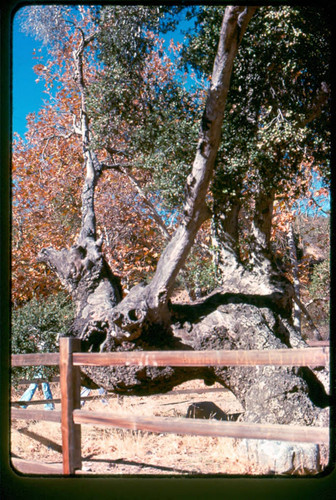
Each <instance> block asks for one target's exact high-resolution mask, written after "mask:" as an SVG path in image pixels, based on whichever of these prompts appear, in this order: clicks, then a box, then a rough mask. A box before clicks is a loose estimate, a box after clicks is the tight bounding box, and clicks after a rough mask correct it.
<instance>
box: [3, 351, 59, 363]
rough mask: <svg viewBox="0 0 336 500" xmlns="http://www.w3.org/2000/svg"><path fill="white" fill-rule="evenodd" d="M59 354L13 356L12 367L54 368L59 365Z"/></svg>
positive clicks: (45, 353) (43, 353)
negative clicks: (41, 366) (40, 366)
mask: <svg viewBox="0 0 336 500" xmlns="http://www.w3.org/2000/svg"><path fill="white" fill-rule="evenodd" d="M59 359H60V356H59V353H58V352H41V353H32V354H12V356H11V363H12V366H39V365H44V366H53V365H58V364H59Z"/></svg>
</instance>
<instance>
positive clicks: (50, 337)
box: [11, 292, 74, 385]
mask: <svg viewBox="0 0 336 500" xmlns="http://www.w3.org/2000/svg"><path fill="white" fill-rule="evenodd" d="M73 317H74V305H73V303H72V301H71V299H70V297H69V296H67V295H66V294H65V293H63V292H60V293H58V294H56V295H51V296H49V297H48V298H47V299H41V298H40V299H37V298H33V299H31V300H30V301H29V302H28V303H26V304H25V305H24V306H22V307H20V308H17V309H14V310H13V311H12V330H11V353H12V354H28V353H35V352H57V351H58V349H59V343H58V337H59V335H60V334H65V333H67V332H68V330H69V327H70V324H71V322H72V320H73ZM57 372H58V367H54V366H24V367H15V368H13V369H12V382H13V383H14V385H16V384H17V382H18V379H20V378H24V377H27V378H32V377H36V376H37V375H41V376H42V377H46V378H48V377H51V376H53V375H55V374H56V373H57Z"/></svg>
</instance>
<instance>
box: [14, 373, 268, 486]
mask: <svg viewBox="0 0 336 500" xmlns="http://www.w3.org/2000/svg"><path fill="white" fill-rule="evenodd" d="M50 385H51V390H52V394H53V398H54V399H57V398H59V397H60V390H59V384H58V383H51V384H50ZM24 390H25V386H23V385H21V386H19V390H15V389H13V393H12V401H17V400H18V399H19V398H20V396H21V395H22V393H23V392H24ZM90 396H93V399H92V400H90V401H86V402H85V406H84V408H85V410H92V411H99V412H105V411H106V412H113V413H116V412H120V413H122V414H128V415H129V414H134V415H141V416H146V417H149V416H164V417H180V418H185V417H186V414H187V410H188V407H189V406H190V405H191V404H192V403H195V402H204V401H211V402H213V403H215V404H216V405H217V406H219V407H220V408H221V409H222V410H223V411H224V412H226V413H228V414H231V413H239V412H242V411H243V409H242V407H241V405H240V403H239V402H238V401H237V399H236V398H235V397H234V395H233V394H232V393H231V392H230V391H227V390H225V389H223V387H222V386H220V385H219V384H215V385H214V386H212V387H207V386H205V385H204V383H203V382H201V381H191V382H186V383H185V384H182V385H180V386H179V387H176V388H175V389H174V390H173V391H171V392H170V393H167V394H165V395H158V396H146V397H136V396H128V397H118V396H116V395H113V394H111V395H107V396H104V397H102V396H100V395H99V394H98V391H92V392H91V395H90ZM40 399H43V395H42V391H40V390H38V391H36V393H35V395H34V398H33V401H34V400H40ZM30 408H35V409H37V408H39V409H43V405H38V406H30ZM55 409H56V410H60V404H59V403H56V404H55ZM81 429H82V431H81V432H82V436H81V440H82V447H81V450H82V451H81V452H82V470H81V471H80V472H78V473H79V474H85V475H99V476H100V475H109V476H110V475H123V476H124V475H141V476H148V475H154V476H155V475H169V476H171V475H174V476H176V475H178V476H179V475H197V476H198V475H209V474H210V475H212V474H216V475H217V474H225V475H226V474H228V475H263V474H267V473H268V471H266V470H262V469H261V468H260V467H259V466H258V464H256V463H253V462H251V461H250V460H249V457H239V456H237V452H236V451H235V448H236V446H237V441H238V440H237V439H233V438H222V437H221V438H215V437H214V438H211V437H203V436H189V435H176V434H157V433H151V432H143V431H132V430H124V429H115V428H112V427H106V426H102V427H98V426H92V425H85V424H84V425H82V427H81ZM10 439H11V456H12V458H13V464H14V467H15V468H16V469H17V470H18V471H20V470H21V471H22V472H25V473H27V469H26V468H24V467H23V464H24V463H25V462H23V461H30V462H38V463H42V464H48V465H53V467H54V468H55V472H54V473H55V474H62V468H61V464H62V438H61V425H60V424H59V423H55V422H43V421H25V420H13V421H12V429H11V436H10ZM48 474H50V472H48Z"/></svg>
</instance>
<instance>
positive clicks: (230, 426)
mask: <svg viewBox="0 0 336 500" xmlns="http://www.w3.org/2000/svg"><path fill="white" fill-rule="evenodd" d="M73 419H74V422H75V423H77V424H91V425H107V426H112V427H118V428H122V429H131V430H133V431H136V430H142V431H147V432H164V433H173V434H191V435H198V436H211V437H232V438H240V439H271V440H275V441H278V440H281V441H294V442H301V443H329V429H328V428H326V427H320V428H319V427H305V426H296V425H295V426H294V425H273V424H272V425H271V424H253V425H251V424H250V423H241V422H215V421H214V420H210V421H206V422H204V421H203V422H200V421H197V420H188V421H185V420H182V419H177V418H170V417H166V418H164V417H140V416H135V415H120V414H117V413H114V414H113V413H108V414H106V412H105V413H100V412H92V411H84V410H74V412H73Z"/></svg>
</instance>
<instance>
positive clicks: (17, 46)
mask: <svg viewBox="0 0 336 500" xmlns="http://www.w3.org/2000/svg"><path fill="white" fill-rule="evenodd" d="M18 24H19V23H18V14H16V15H15V17H14V22H13V46H12V47H13V52H12V58H13V59H12V60H13V80H12V92H13V93H12V102H13V116H12V120H13V132H17V133H19V134H20V135H21V136H23V135H24V133H25V132H26V131H27V129H26V116H27V115H28V113H31V112H34V111H35V112H36V111H38V110H39V109H40V108H41V106H42V104H43V99H44V93H43V91H44V85H43V82H39V83H36V82H35V80H36V78H37V75H36V74H35V73H34V71H33V66H35V64H37V61H36V60H35V59H34V58H33V50H34V49H38V48H39V47H40V46H41V44H40V43H39V42H37V41H36V40H34V39H33V38H32V37H30V36H27V35H26V34H25V33H22V32H21V31H20V29H19V25H18Z"/></svg>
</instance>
